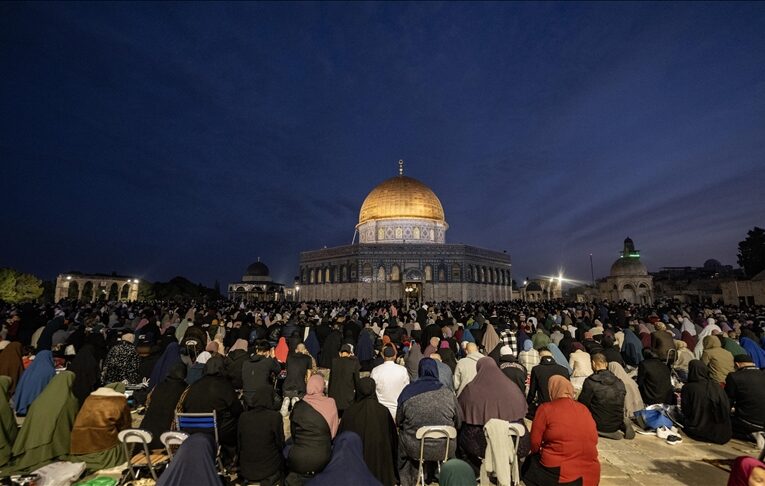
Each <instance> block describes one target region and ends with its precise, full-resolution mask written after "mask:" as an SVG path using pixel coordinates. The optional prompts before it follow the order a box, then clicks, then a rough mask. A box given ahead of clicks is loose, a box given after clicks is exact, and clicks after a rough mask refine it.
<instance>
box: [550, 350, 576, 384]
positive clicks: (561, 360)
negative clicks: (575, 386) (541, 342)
mask: <svg viewBox="0 0 765 486" xmlns="http://www.w3.org/2000/svg"><path fill="white" fill-rule="evenodd" d="M547 349H549V350H550V352H551V353H552V355H553V359H554V360H555V362H556V363H558V364H559V365H561V366H563V367H564V368H566V369H567V370H568V374H569V376H571V372H572V370H571V365H569V364H568V360H567V359H566V357H565V356H564V355H563V351H561V350H560V348H559V347H558V345H557V344H555V343H550V344H548V345H547Z"/></svg>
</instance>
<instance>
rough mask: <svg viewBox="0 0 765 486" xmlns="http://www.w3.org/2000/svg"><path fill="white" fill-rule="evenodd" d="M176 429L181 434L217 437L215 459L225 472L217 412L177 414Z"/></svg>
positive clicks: (220, 468)
mask: <svg viewBox="0 0 765 486" xmlns="http://www.w3.org/2000/svg"><path fill="white" fill-rule="evenodd" d="M175 428H176V430H178V431H179V432H185V433H187V434H194V433H196V432H210V431H212V433H213V435H214V436H215V459H216V462H217V463H218V468H219V470H220V471H221V472H223V462H222V461H221V458H220V440H219V439H218V415H217V414H216V413H215V410H213V411H212V412H209V413H179V412H176V413H175Z"/></svg>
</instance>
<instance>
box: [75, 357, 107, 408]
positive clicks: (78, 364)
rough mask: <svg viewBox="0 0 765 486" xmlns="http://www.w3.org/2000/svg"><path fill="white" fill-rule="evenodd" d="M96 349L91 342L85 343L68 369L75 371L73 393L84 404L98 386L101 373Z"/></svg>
mask: <svg viewBox="0 0 765 486" xmlns="http://www.w3.org/2000/svg"><path fill="white" fill-rule="evenodd" d="M94 353H95V349H94V348H93V346H91V345H90V344H85V345H84V346H83V347H82V348H80V350H79V351H78V352H77V355H75V357H74V359H73V360H72V362H71V363H69V366H68V367H67V369H68V370H69V371H71V372H72V373H74V384H73V385H72V393H74V396H75V397H76V398H77V402H78V403H79V404H80V405H82V404H83V403H85V399H86V398H88V395H90V394H91V392H93V390H95V389H96V387H97V386H98V376H99V375H100V374H101V373H100V372H99V371H100V370H99V367H98V360H97V359H96V357H95V354H94Z"/></svg>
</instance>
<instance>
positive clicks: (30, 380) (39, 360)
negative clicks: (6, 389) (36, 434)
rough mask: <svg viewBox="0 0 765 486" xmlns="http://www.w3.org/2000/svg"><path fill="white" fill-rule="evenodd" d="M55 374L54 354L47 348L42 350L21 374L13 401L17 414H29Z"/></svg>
mask: <svg viewBox="0 0 765 486" xmlns="http://www.w3.org/2000/svg"><path fill="white" fill-rule="evenodd" d="M54 376H56V368H55V366H54V365H53V354H52V353H51V352H50V351H49V350H47V349H46V350H44V351H40V352H39V353H37V356H35V359H34V361H32V364H31V365H29V368H27V370H26V371H25V372H24V374H23V375H21V379H20V380H19V384H18V386H17V387H16V394H15V395H14V396H13V403H14V405H15V407H16V414H17V415H26V414H27V409H28V408H29V406H30V405H31V404H32V402H33V401H34V400H35V398H37V396H38V395H40V393H42V391H43V389H44V388H45V387H46V386H47V385H48V382H50V381H51V379H52V378H53V377H54Z"/></svg>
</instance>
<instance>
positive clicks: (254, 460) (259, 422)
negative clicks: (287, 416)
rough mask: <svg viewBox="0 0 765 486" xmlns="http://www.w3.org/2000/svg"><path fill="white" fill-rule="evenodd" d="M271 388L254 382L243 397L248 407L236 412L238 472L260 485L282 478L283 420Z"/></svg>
mask: <svg viewBox="0 0 765 486" xmlns="http://www.w3.org/2000/svg"><path fill="white" fill-rule="evenodd" d="M273 391H274V390H273V388H272V387H270V386H267V385H259V386H257V387H256V388H255V389H254V390H253V393H252V394H249V395H247V397H246V400H247V408H248V411H246V412H244V413H242V415H240V416H239V427H238V432H237V434H238V436H239V475H240V476H241V477H243V478H244V479H246V480H247V481H248V482H256V483H260V485H261V486H276V485H280V484H282V481H283V478H284V456H283V455H282V450H283V449H284V424H283V421H282V414H280V413H279V412H278V410H277V409H276V406H275V404H274V393H273Z"/></svg>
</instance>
